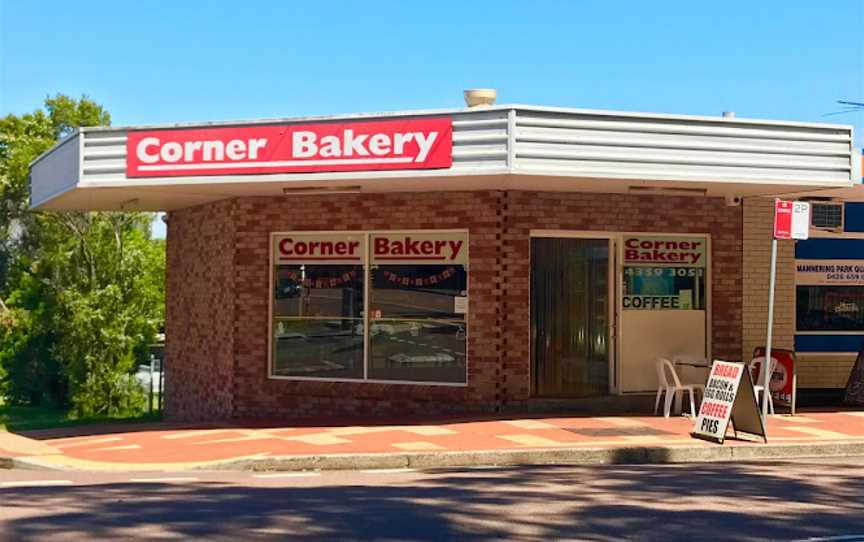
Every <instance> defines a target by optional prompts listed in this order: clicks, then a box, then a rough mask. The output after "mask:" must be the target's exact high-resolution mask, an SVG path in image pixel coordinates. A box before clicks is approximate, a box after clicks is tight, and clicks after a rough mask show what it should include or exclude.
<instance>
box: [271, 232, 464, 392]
mask: <svg viewBox="0 0 864 542" xmlns="http://www.w3.org/2000/svg"><path fill="white" fill-rule="evenodd" d="M412 233H416V234H420V233H425V234H430V233H433V234H434V233H451V234H452V233H458V234H464V235H465V258H466V261H467V264H466V266H465V268H466V271H467V275H468V276H467V279H466V288H465V292H466V297H467V298H468V314H466V315H465V316H466V317H465V381H464V382H435V381H424V380H382V379H372V378H369V363H370V359H369V341H370V338H371V336H370V333H369V330H370V329H371V326H370V324H371V318H370V314H369V307H370V297H369V296H370V294H371V290H372V284H371V278H372V277H371V274H372V250H371V242H370V241H371V239H372V236H373V235H376V234H377V235H401V234H412ZM328 234H332V235H359V236H362V237H363V243H364V245H363V249H364V250H363V261H362V263H361V265H362V266H363V317H362V321H363V378H328V377H323V376H294V375H276V374H273V362H274V360H273V357H274V356H273V354H274V352H273V349H274V340H273V323H274V316H273V303H274V297H273V296H274V294H275V291H274V285H275V280H274V278H275V272H276V260H275V257H274V253H275V241H276V238H277V237H281V236H285V235H328ZM268 246H269V249H268V250H269V254H268V257H267V260H268V268H267V280H268V283H269V284H268V286H267V379H268V380H292V381H298V382H347V383H354V384H365V383H368V384H394V385H409V386H444V387H450V388H466V387H468V385H469V381H470V371H469V370H468V367H469V364H470V358H471V356H470V350H469V348H468V338H469V336H470V334H471V322H470V318H471V313H472V311H471V252H470V250H471V248H470V247H471V233H470V231H469V230H467V229H464V228H463V229H459V228H456V229H397V230H289V231H271V232H270V238H269V243H268ZM325 265H326V264H325Z"/></svg>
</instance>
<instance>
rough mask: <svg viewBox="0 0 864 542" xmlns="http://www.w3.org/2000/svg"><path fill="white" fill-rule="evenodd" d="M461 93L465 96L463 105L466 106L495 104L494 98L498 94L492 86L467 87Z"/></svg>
mask: <svg viewBox="0 0 864 542" xmlns="http://www.w3.org/2000/svg"><path fill="white" fill-rule="evenodd" d="M462 94H463V95H464V96H465V105H467V106H468V107H489V106H490V105H495V98H496V97H497V95H498V93H497V92H495V89H494V88H469V89H468V90H466V91H464V92H463V93H462Z"/></svg>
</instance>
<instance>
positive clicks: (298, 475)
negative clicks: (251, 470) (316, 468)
mask: <svg viewBox="0 0 864 542" xmlns="http://www.w3.org/2000/svg"><path fill="white" fill-rule="evenodd" d="M310 476H321V473H320V472H279V473H274V474H253V475H252V478H263V479H265V480H268V479H271V478H307V477H310Z"/></svg>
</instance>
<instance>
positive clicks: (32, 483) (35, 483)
mask: <svg viewBox="0 0 864 542" xmlns="http://www.w3.org/2000/svg"><path fill="white" fill-rule="evenodd" d="M71 483H72V480H15V481H12V482H0V487H45V486H68V485H69V484H71Z"/></svg>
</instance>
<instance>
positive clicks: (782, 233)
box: [762, 199, 810, 440]
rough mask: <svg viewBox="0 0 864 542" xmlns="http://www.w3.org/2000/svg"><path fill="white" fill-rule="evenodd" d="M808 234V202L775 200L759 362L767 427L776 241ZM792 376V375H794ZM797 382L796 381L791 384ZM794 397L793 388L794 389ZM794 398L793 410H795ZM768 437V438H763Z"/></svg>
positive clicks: (763, 414)
mask: <svg viewBox="0 0 864 542" xmlns="http://www.w3.org/2000/svg"><path fill="white" fill-rule="evenodd" d="M809 236H810V204H809V203H807V202H806V201H782V200H780V199H775V200H774V234H773V235H772V236H771V270H770V275H769V278H768V330H767V333H766V334H765V359H764V361H763V362H762V375H763V376H762V385H763V387H764V389H763V390H762V421H763V422H765V426H766V428H767V426H768V398H769V397H770V396H771V395H770V394H771V378H772V377H773V375H772V374H771V373H772V372H773V371H771V359H772V357H771V342H772V340H773V338H774V289H775V285H776V282H777V240H778V239H797V240H806V239H807V238H808V237H809ZM793 378H794V377H793ZM794 385H797V383H796V384H793V386H794ZM792 394H793V396H794V394H795V391H794V389H793V392H792ZM794 409H795V407H794V400H793V406H792V410H793V412H794ZM766 440H767V437H766Z"/></svg>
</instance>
